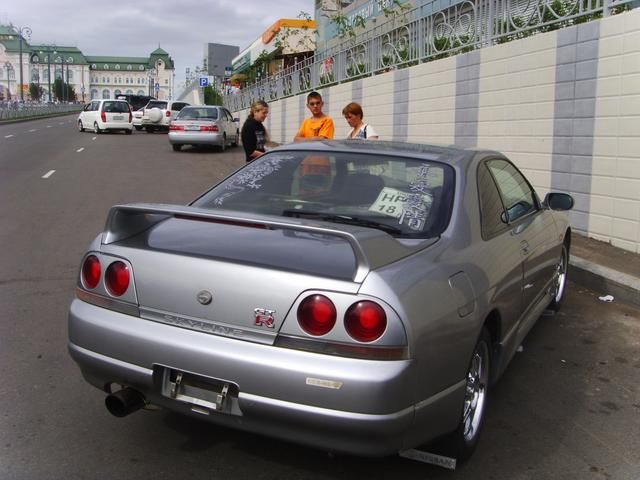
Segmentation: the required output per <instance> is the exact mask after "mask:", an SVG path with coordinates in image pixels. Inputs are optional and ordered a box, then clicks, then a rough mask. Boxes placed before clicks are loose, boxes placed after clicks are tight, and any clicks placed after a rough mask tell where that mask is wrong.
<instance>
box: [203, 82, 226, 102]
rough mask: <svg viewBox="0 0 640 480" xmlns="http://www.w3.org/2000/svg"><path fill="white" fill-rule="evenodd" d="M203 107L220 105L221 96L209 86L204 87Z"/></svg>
mask: <svg viewBox="0 0 640 480" xmlns="http://www.w3.org/2000/svg"><path fill="white" fill-rule="evenodd" d="M204 104H205V105H222V95H220V92H217V91H215V90H214V89H213V87H212V86H211V85H209V86H208V87H204Z"/></svg>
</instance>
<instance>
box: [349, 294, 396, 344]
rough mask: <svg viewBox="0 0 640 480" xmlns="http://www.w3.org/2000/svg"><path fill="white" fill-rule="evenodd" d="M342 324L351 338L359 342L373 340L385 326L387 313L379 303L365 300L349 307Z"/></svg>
mask: <svg viewBox="0 0 640 480" xmlns="http://www.w3.org/2000/svg"><path fill="white" fill-rule="evenodd" d="M344 326H345V329H346V330H347V333H348V334H349V335H350V336H351V338H353V339H355V340H358V341H359V342H373V341H374V340H377V339H378V338H380V336H381V335H382V334H383V333H384V331H385V329H386V328H387V315H386V314H385V313H384V309H383V308H382V307H381V306H380V305H378V304H377V303H374V302H369V301H366V300H365V301H362V302H358V303H354V304H353V305H351V306H350V307H349V310H347V313H346V314H345V316H344Z"/></svg>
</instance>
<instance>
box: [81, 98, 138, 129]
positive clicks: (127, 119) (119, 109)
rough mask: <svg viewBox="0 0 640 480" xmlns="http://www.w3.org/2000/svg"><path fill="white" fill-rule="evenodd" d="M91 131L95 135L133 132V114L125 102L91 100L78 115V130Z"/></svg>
mask: <svg viewBox="0 0 640 480" xmlns="http://www.w3.org/2000/svg"><path fill="white" fill-rule="evenodd" d="M85 129H93V131H94V132H95V133H102V132H104V131H107V130H122V131H123V132H125V133H127V134H131V132H132V131H133V114H132V113H131V108H130V107H129V103H127V102H126V101H125V100H109V99H101V100H91V102H90V103H87V104H86V105H85V106H84V108H83V109H82V111H81V112H80V115H78V130H79V131H80V132H84V131H85Z"/></svg>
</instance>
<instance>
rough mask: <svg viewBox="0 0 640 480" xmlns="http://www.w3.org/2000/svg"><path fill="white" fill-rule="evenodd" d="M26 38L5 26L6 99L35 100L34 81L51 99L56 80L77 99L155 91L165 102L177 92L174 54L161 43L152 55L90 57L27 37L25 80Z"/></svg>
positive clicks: (0, 51) (1, 40) (1, 93)
mask: <svg viewBox="0 0 640 480" xmlns="http://www.w3.org/2000/svg"><path fill="white" fill-rule="evenodd" d="M20 40H21V37H20V36H19V35H18V34H17V33H16V32H15V31H13V29H12V28H11V27H8V26H3V25H0V100H9V99H12V100H17V99H19V98H20V97H21V95H20V90H21V89H22V97H23V98H24V99H25V100H28V99H30V96H29V84H31V83H33V84H36V85H38V86H39V87H41V88H42V90H43V91H44V97H43V100H49V90H50V89H51V91H52V96H51V99H52V100H55V98H54V97H53V83H54V81H55V80H56V79H61V80H63V81H64V83H68V84H69V85H71V88H73V91H74V93H75V95H76V99H77V101H79V102H86V101H88V100H90V99H95V98H115V97H116V95H120V94H129V95H150V96H154V97H156V98H158V99H161V100H169V99H172V98H173V96H174V79H175V75H174V72H175V66H174V63H173V59H172V58H171V56H170V55H169V54H168V53H167V52H166V51H164V50H163V49H162V48H160V47H158V48H157V49H156V50H154V51H153V52H151V53H150V54H149V56H146V57H121V56H92V55H85V54H84V53H83V52H82V51H81V50H80V49H78V48H77V47H68V46H61V45H49V44H40V45H36V44H30V43H29V42H28V41H27V39H25V38H24V37H22V83H21V82H20Z"/></svg>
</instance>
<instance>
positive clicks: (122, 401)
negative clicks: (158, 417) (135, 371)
mask: <svg viewBox="0 0 640 480" xmlns="http://www.w3.org/2000/svg"><path fill="white" fill-rule="evenodd" d="M146 403H147V401H146V400H145V398H144V395H142V394H141V393H140V392H139V391H137V390H134V389H133V388H129V387H126V388H123V389H122V390H118V391H117V392H115V393H112V394H110V395H107V398H105V399H104V404H105V406H106V407H107V410H109V413H111V415H114V416H116V417H119V418H122V417H126V416H127V415H129V414H130V413H133V412H135V411H136V410H140V409H141V408H142V407H144V406H145V404H146Z"/></svg>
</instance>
